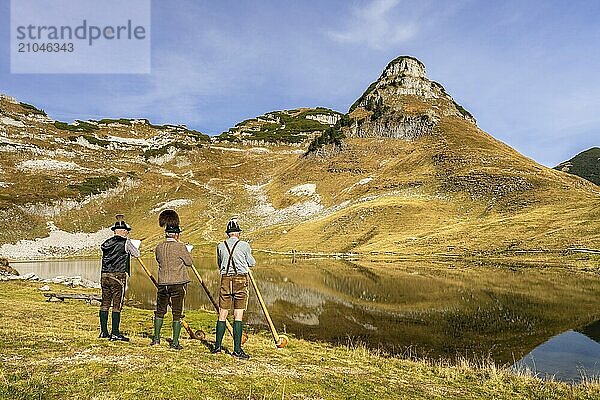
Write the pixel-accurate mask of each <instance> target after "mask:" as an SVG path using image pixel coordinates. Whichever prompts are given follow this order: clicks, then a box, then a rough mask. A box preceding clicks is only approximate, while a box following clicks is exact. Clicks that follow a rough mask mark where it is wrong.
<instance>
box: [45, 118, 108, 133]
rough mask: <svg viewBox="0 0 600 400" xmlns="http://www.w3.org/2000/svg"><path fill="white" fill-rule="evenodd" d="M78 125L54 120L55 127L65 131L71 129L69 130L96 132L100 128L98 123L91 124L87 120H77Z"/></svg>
mask: <svg viewBox="0 0 600 400" xmlns="http://www.w3.org/2000/svg"><path fill="white" fill-rule="evenodd" d="M77 123H78V124H77V125H69V124H68V123H67V122H60V121H55V122H54V127H55V128H57V129H60V130H63V131H69V132H88V133H89V132H94V131H97V130H98V129H100V128H98V127H97V126H96V125H94V124H90V123H89V122H85V121H77Z"/></svg>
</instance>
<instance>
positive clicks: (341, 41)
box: [0, 0, 600, 166]
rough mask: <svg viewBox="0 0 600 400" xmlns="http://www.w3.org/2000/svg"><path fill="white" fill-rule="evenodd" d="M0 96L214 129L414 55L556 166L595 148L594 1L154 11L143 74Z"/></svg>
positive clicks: (328, 102) (232, 4)
mask: <svg viewBox="0 0 600 400" xmlns="http://www.w3.org/2000/svg"><path fill="white" fill-rule="evenodd" d="M9 4H10V2H9V0H0V21H1V22H0V92H3V93H8V94H10V95H12V96H14V97H16V98H18V99H19V100H21V101H25V102H28V103H31V104H35V105H37V106H39V107H41V108H43V109H44V110H46V112H48V113H49V114H50V116H51V117H53V118H55V119H60V120H66V121H71V120H74V119H88V118H101V117H146V118H149V119H150V120H152V121H153V122H155V123H176V124H178V123H182V124H187V125H188V126H189V127H191V128H194V129H198V130H200V131H203V132H205V133H209V134H218V133H220V132H222V131H224V130H226V129H228V128H229V127H231V126H233V125H235V123H237V122H239V121H241V120H244V119H246V118H250V117H254V116H256V115H260V114H263V113H265V112H268V111H271V110H277V109H285V108H295V107H302V106H324V107H330V108H333V109H336V110H340V111H347V109H348V107H349V106H350V105H351V104H352V103H353V102H354V101H355V100H356V98H358V97H359V96H360V95H361V93H362V92H363V91H364V89H365V88H366V87H367V86H368V85H369V84H370V83H371V82H372V81H374V80H375V79H377V77H378V76H379V74H380V73H381V70H382V69H383V68H384V67H385V65H386V64H387V63H388V62H389V61H390V60H391V59H393V58H395V57H396V56H398V55H402V54H408V55H412V56H415V57H417V58H419V59H420V60H421V61H423V62H424V63H425V65H426V67H427V71H428V76H429V77H430V78H431V79H433V80H436V81H438V82H440V83H442V84H443V85H444V86H445V87H446V90H447V91H448V93H450V94H451V95H452V96H453V97H454V98H455V100H457V101H458V102H459V103H460V104H462V105H463V106H464V107H465V108H466V109H468V110H469V111H470V112H471V113H472V114H473V115H474V116H475V117H476V118H477V120H478V125H479V126H480V127H481V128H482V129H484V130H485V131H486V132H488V133H490V134H492V135H493V136H495V137H496V138H498V139H500V140H502V141H504V142H506V143H507V144H509V145H511V146H512V147H514V148H516V149H517V150H518V151H520V152H521V153H523V154H525V155H527V156H529V157H531V158H533V159H534V160H536V161H538V162H540V163H542V164H545V165H548V166H554V165H556V164H558V163H559V162H561V161H564V160H566V159H568V158H570V157H572V156H573V155H575V154H576V153H578V152H580V151H582V150H585V149H587V148H589V147H592V146H600V79H599V78H598V72H599V71H600V51H599V50H600V44H599V43H600V26H599V24H598V23H597V18H598V15H600V2H598V1H584V0H581V1H577V2H574V1H512V0H508V1H494V2H492V1H474V0H471V1H470V0H465V1H461V0H457V1H444V0H439V1H427V0H420V1H403V0H373V1H342V0H339V1H337V0H331V1H296V2H292V1H276V0H268V1H260V0H256V1H239V0H222V1H218V2H216V1H201V0H185V1H184V0H179V1H176V2H164V1H153V2H152V33H151V35H152V72H151V73H150V74H140V75H134V74H124V75H119V74H107V75H94V74H87V75H86V74H79V75H74V74H39V75H36V74H11V73H10V60H9V56H10V53H9V37H10V18H9Z"/></svg>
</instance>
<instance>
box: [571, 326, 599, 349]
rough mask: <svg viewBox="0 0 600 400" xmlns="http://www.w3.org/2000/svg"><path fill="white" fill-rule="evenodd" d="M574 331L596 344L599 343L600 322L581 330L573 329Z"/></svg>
mask: <svg viewBox="0 0 600 400" xmlns="http://www.w3.org/2000/svg"><path fill="white" fill-rule="evenodd" d="M575 331H576V332H579V333H582V334H584V335H585V336H587V337H589V338H590V339H592V340H593V341H595V342H597V343H600V320H598V321H594V322H592V323H591V324H588V325H586V326H584V327H583V328H580V329H575Z"/></svg>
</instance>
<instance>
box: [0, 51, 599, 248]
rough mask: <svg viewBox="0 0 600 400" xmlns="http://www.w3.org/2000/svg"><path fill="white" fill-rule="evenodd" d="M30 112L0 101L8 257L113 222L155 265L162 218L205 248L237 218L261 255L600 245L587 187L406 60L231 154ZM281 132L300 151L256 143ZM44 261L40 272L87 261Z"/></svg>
mask: <svg viewBox="0 0 600 400" xmlns="http://www.w3.org/2000/svg"><path fill="white" fill-rule="evenodd" d="M32 107H33V108H32ZM36 110H37V109H35V107H34V106H29V105H27V106H23V105H21V104H20V103H19V102H17V101H16V100H15V101H9V100H7V99H6V96H4V97H0V114H1V115H0V152H2V164H1V165H0V186H2V188H3V190H2V195H0V214H1V215H0V216H3V217H4V218H2V219H0V221H1V222H0V224H4V227H3V228H4V229H2V230H0V231H2V232H3V233H0V240H2V242H4V243H6V244H7V245H8V244H10V243H15V242H16V241H17V240H18V239H34V238H43V237H49V236H48V235H50V234H52V232H55V235H56V232H66V233H68V232H79V231H83V232H89V233H90V234H95V233H97V232H100V230H102V229H105V227H106V226H109V225H110V224H111V223H112V215H114V214H116V213H118V212H120V213H125V214H126V215H127V218H128V220H129V221H130V223H131V224H132V225H133V226H134V227H135V233H136V235H140V236H139V237H146V238H147V240H146V241H145V243H147V245H148V246H149V247H147V249H149V248H151V246H152V244H153V243H157V242H158V241H159V240H160V238H161V233H160V230H159V229H158V227H157V226H156V221H155V219H156V215H157V212H158V211H159V210H160V209H164V208H165V207H175V208H176V209H177V210H178V212H179V213H180V215H181V217H182V221H184V229H185V230H184V237H186V238H187V239H186V240H189V241H192V242H194V243H197V244H202V243H204V244H209V243H214V241H216V240H218V239H219V238H221V237H222V235H223V233H222V230H223V229H222V227H223V226H224V224H225V222H226V221H227V219H228V218H229V217H230V216H231V215H233V214H236V215H239V216H240V220H241V221H243V222H242V224H243V225H244V226H245V228H246V229H245V231H246V232H247V234H248V235H249V237H250V238H252V239H253V243H254V246H255V247H256V248H260V249H265V250H269V251H307V252H331V253H334V252H351V253H371V252H375V253H386V252H388V253H394V254H434V253H443V252H448V251H452V252H454V253H457V254H472V253H476V252H478V251H493V252H498V251H500V252H501V251H508V250H511V249H532V248H547V249H565V248H567V247H571V246H582V247H585V246H593V244H594V243H595V241H597V240H598V239H599V233H598V232H600V229H599V228H600V226H598V222H596V221H598V220H600V218H598V217H599V216H600V215H599V213H600V211H598V210H597V207H595V204H596V202H597V201H598V199H599V198H600V193H599V192H598V190H597V187H596V186H594V185H593V184H591V183H587V182H586V181H583V180H581V179H580V178H576V177H573V176H570V175H568V174H565V173H563V172H559V171H555V170H552V169H549V168H546V167H544V166H542V165H540V164H538V163H536V162H535V161H533V160H531V159H529V158H527V157H525V156H523V155H521V154H519V153H518V152H517V151H515V150H514V149H512V148H511V147H510V146H508V145H506V144H504V143H502V142H500V141H498V140H497V139H495V138H493V137H492V136H491V135H489V134H487V133H485V132H483V131H482V130H480V129H479V128H478V127H477V125H476V121H475V119H474V118H473V117H472V116H470V114H469V113H468V112H467V111H466V110H464V109H463V108H462V107H461V106H460V105H458V104H457V103H456V102H455V101H454V100H453V99H452V97H451V96H450V95H449V94H447V93H446V92H445V90H444V89H443V87H442V86H441V85H440V84H438V83H435V82H433V81H430V80H429V79H427V77H426V74H425V68H424V65H423V64H422V63H421V62H420V61H418V60H416V59H414V58H412V57H405V56H403V57H399V58H396V59H395V60H393V61H392V62H390V63H389V64H388V66H387V67H386V68H385V69H384V70H383V72H382V74H381V76H380V78H379V79H378V80H377V81H375V83H374V84H372V85H371V87H370V88H367V90H365V92H364V93H363V95H362V96H361V97H359V99H358V100H357V102H356V103H355V105H353V106H352V107H351V108H350V110H349V112H348V113H346V114H342V113H338V112H336V111H333V110H328V109H319V108H313V109H296V110H283V111H274V112H272V113H266V114H265V115H263V116H259V117H257V118H255V119H251V120H247V121H242V122H241V123H240V124H238V125H237V128H236V129H237V130H234V131H231V130H230V131H229V132H230V133H231V134H232V135H234V136H235V135H238V136H239V137H238V138H237V139H240V140H233V141H230V140H223V138H220V139H219V138H207V137H206V136H205V135H203V134H202V133H201V132H197V131H193V130H189V129H187V128H186V127H185V126H176V125H163V126H154V125H152V124H150V123H149V121H147V120H124V119H120V120H105V121H104V122H101V121H87V122H86V121H80V122H75V123H72V124H66V125H62V124H59V125H58V126H57V125H56V124H55V122H56V121H54V120H52V119H51V118H49V117H48V116H47V115H45V113H43V111H41V110H37V111H36ZM325 110H328V111H325ZM42 113H43V114H42ZM313 113H316V114H318V115H321V114H322V115H324V116H325V117H323V119H322V120H321V121H314V120H313V122H317V123H318V124H319V125H318V126H317V125H315V124H313V122H311V121H309V120H310V118H309V119H307V118H306V117H307V116H310V115H314V114H313ZM319 113H321V114H319ZM330 117H331V118H330ZM278 118H279V120H278ZM320 118H321V117H320ZM302 119H304V120H306V121H308V122H305V121H304V120H302ZM290 121H291V122H290ZM263 124H267V125H266V126H267V128H264V125H263ZM294 124H296V125H294ZM289 126H292V128H290V129H292V130H290V131H287V133H286V134H288V133H289V132H307V133H302V134H301V135H298V136H302V137H301V139H300V140H299V141H298V142H286V141H280V142H277V141H276V143H273V142H270V141H269V140H254V139H256V138H258V137H259V136H260V135H258V136H255V137H252V135H253V134H254V132H262V133H268V134H271V133H272V134H273V135H275V136H274V137H276V136H277V132H278V131H284V130H285V129H287V128H288V127H289ZM282 127H283V129H282ZM295 127H297V128H298V129H297V130H295V129H296V128H295ZM305 127H307V129H308V130H302V129H304V128H305ZM315 127H317V128H318V129H315V130H312V129H313V128H315ZM244 132H246V133H249V134H250V136H246V137H247V138H248V140H245V139H243V138H244ZM319 132H320V133H319ZM30 138H32V139H30ZM311 140H312V141H313V142H312V143H311ZM314 143H316V144H314ZM311 148H312V150H313V151H309V152H308V153H307V152H306V150H307V149H309V150H310V149H311ZM50 226H52V228H49V227H50ZM15 227H16V228H15ZM69 240H71V239H69ZM69 240H67V242H68V241H69ZM73 241H75V239H73ZM26 244H27V246H29V245H30V244H31V243H29V242H27V243H26ZM7 245H4V246H2V247H0V254H1V253H5V254H6V253H7V252H8V251H9V250H10V252H11V253H10V254H13V255H15V256H18V255H19V254H25V253H26V251H25V250H22V249H26V248H27V247H26V246H25V244H22V245H21V250H22V251H21V253H19V249H18V248H16V247H7ZM24 246H25V247H24ZM32 246H33V244H32ZM40 246H42V244H39V243H38V245H37V247H36V249H37V248H39V247H40ZM43 246H46V248H45V250H42V251H41V252H40V253H39V254H41V256H44V255H52V254H54V253H56V254H57V255H61V254H64V252H65V251H66V252H69V251H70V252H74V251H80V250H85V249H80V248H79V247H77V246H75V244H73V243H67V245H66V246H62V245H57V244H56V243H54V242H52V243H51V241H50V242H48V243H47V244H43ZM61 246H62V247H61ZM69 246H70V247H69ZM76 247H77V248H76ZM59 248H62V249H63V250H64V249H66V250H64V251H63V250H59ZM32 251H33V250H31V251H30V252H32ZM36 251H37V250H36ZM53 252H54V253H53ZM36 254H38V253H36ZM39 254H38V255H39Z"/></svg>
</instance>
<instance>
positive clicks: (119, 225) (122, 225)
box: [110, 214, 131, 232]
mask: <svg viewBox="0 0 600 400" xmlns="http://www.w3.org/2000/svg"><path fill="white" fill-rule="evenodd" d="M115 219H116V221H115V224H114V225H113V226H111V227H110V230H111V231H113V232H114V231H116V230H117V229H125V230H126V231H128V232H129V231H130V230H131V226H129V225H128V224H127V222H125V216H124V215H123V214H117V215H115Z"/></svg>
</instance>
